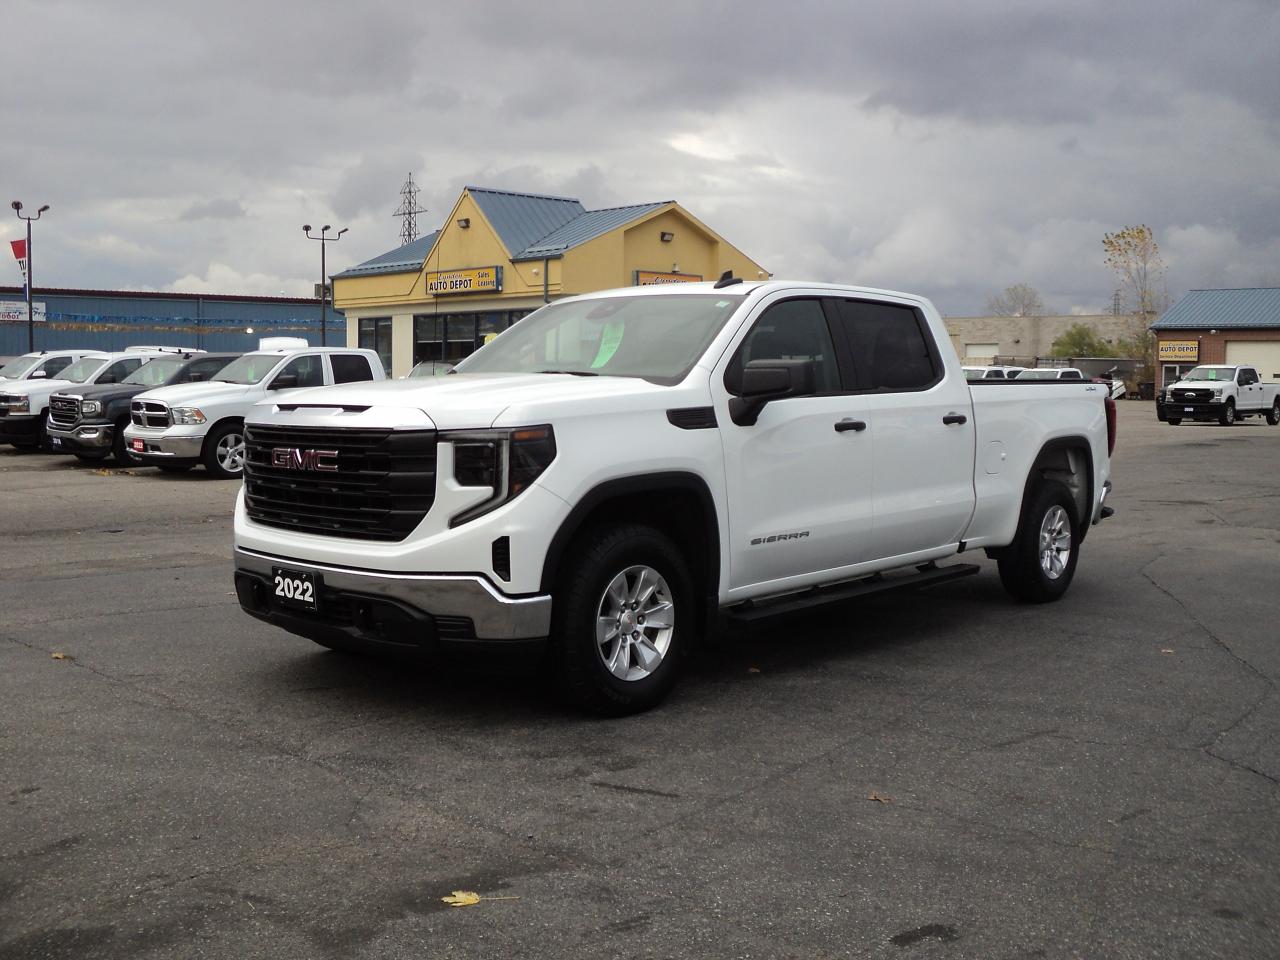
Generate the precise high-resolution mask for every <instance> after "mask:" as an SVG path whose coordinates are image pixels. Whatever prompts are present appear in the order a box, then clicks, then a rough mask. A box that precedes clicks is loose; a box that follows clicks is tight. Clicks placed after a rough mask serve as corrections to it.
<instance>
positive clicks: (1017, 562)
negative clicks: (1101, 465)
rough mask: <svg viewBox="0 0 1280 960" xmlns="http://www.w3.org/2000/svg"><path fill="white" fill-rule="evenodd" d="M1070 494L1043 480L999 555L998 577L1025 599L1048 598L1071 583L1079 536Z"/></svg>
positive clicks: (1043, 600) (1039, 600) (1055, 596)
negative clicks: (1013, 533) (1015, 530)
mask: <svg viewBox="0 0 1280 960" xmlns="http://www.w3.org/2000/svg"><path fill="white" fill-rule="evenodd" d="M1074 511H1075V503H1074V501H1073V500H1072V499H1071V493H1070V492H1069V491H1068V490H1067V488H1066V487H1064V486H1063V485H1062V484H1061V483H1058V482H1057V481H1056V480H1044V481H1041V482H1040V484H1038V485H1037V486H1036V487H1035V489H1034V490H1033V491H1032V493H1031V497H1030V499H1029V500H1028V501H1027V505H1026V507H1025V508H1024V509H1023V511H1022V518H1021V519H1020V520H1019V521H1018V532H1017V535H1016V536H1015V538H1014V541H1013V543H1011V544H1010V545H1009V546H1008V547H1006V548H1005V550H1004V552H1003V553H1002V554H1001V555H1000V557H999V567H1000V582H1001V583H1002V584H1004V588H1005V590H1007V591H1008V592H1009V593H1010V595H1012V596H1013V597H1015V598H1016V599H1018V600H1021V601H1022V602H1024V603H1050V602H1052V601H1054V600H1057V599H1059V598H1060V597H1061V596H1062V595H1063V594H1064V593H1066V592H1067V588H1068V587H1069V586H1071V579H1072V578H1073V577H1074V576H1075V572H1076V561H1077V560H1078V559H1079V557H1080V538H1079V535H1078V531H1077V524H1076V522H1075V520H1074V519H1073V517H1074Z"/></svg>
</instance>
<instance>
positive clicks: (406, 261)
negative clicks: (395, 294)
mask: <svg viewBox="0 0 1280 960" xmlns="http://www.w3.org/2000/svg"><path fill="white" fill-rule="evenodd" d="M438 236H440V231H439V230H435V231H433V232H431V233H428V234H427V235H426V236H425V237H419V238H418V239H417V240H414V241H413V242H411V243H406V244H405V245H404V246H403V247H396V248H395V249H394V250H389V251H387V252H386V253H384V254H382V255H381V256H377V257H374V258H373V259H372V260H366V261H365V262H364V263H361V264H357V265H356V266H354V267H351V268H350V269H348V270H343V271H342V272H341V273H335V274H334V276H335V277H371V276H375V275H377V274H380V273H417V272H418V271H419V270H421V269H422V262H423V261H424V260H426V259H427V254H428V253H430V252H431V246H432V244H434V243H435V242H436V237H438Z"/></svg>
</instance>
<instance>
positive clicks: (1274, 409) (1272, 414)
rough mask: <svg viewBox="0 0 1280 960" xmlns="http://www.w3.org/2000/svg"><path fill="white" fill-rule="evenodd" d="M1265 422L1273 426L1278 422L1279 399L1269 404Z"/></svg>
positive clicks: (1279, 417) (1279, 411)
mask: <svg viewBox="0 0 1280 960" xmlns="http://www.w3.org/2000/svg"><path fill="white" fill-rule="evenodd" d="M1267 423H1269V424H1271V426H1273V427H1274V426H1275V425H1276V424H1278V423H1280V399H1277V400H1276V402H1275V403H1273V404H1272V405H1271V409H1270V410H1268V411H1267Z"/></svg>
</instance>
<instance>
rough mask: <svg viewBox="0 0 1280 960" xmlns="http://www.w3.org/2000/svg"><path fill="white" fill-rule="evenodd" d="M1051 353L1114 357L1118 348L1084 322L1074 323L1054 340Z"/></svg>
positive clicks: (1057, 354) (1058, 355)
mask: <svg viewBox="0 0 1280 960" xmlns="http://www.w3.org/2000/svg"><path fill="white" fill-rule="evenodd" d="M1050 353H1051V354H1053V356H1055V357H1114V356H1116V348H1115V347H1113V346H1112V345H1111V344H1109V343H1107V341H1105V340H1103V339H1102V338H1101V337H1100V336H1098V335H1097V334H1096V333H1094V332H1093V331H1092V330H1090V329H1089V328H1088V327H1087V326H1085V325H1084V324H1083V323H1073V324H1072V325H1071V326H1069V327H1067V329H1066V330H1064V331H1063V333H1062V336H1060V337H1058V339H1057V340H1055V341H1053V347H1052V348H1051V350H1050Z"/></svg>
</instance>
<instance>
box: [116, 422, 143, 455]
mask: <svg viewBox="0 0 1280 960" xmlns="http://www.w3.org/2000/svg"><path fill="white" fill-rule="evenodd" d="M128 425H129V418H128V417H123V418H121V419H120V420H119V421H117V422H116V427H115V434H114V435H113V436H112V437H111V456H112V457H114V458H115V461H116V465H117V466H121V467H136V466H137V465H138V464H140V463H141V462H142V461H141V460H139V459H138V458H137V457H135V456H134V455H133V454H132V453H130V452H129V444H128V442H127V441H126V440H125V438H124V428H125V427H127V426H128Z"/></svg>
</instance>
